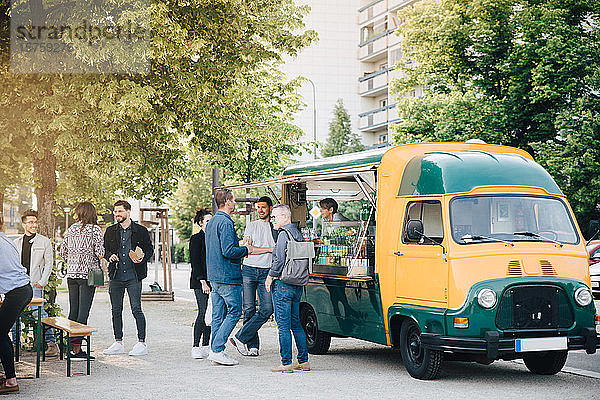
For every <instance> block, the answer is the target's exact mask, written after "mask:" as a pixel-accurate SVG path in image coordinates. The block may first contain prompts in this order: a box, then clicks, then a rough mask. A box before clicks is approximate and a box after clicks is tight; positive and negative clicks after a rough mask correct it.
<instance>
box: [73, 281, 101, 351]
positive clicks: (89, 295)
mask: <svg viewBox="0 0 600 400" xmlns="http://www.w3.org/2000/svg"><path fill="white" fill-rule="evenodd" d="M67 287H68V288H69V319H70V320H71V321H75V322H79V323H80V324H84V325H87V321H88V317H89V316H90V309H91V308H92V302H93V301H94V294H95V293H96V287H95V286H88V280H87V279H74V278H68V279H67ZM71 343H72V344H81V338H77V337H74V338H73V339H72V340H71Z"/></svg>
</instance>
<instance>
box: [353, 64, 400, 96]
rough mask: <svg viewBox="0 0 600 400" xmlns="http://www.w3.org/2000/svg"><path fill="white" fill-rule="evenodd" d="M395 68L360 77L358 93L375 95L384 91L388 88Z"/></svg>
mask: <svg viewBox="0 0 600 400" xmlns="http://www.w3.org/2000/svg"><path fill="white" fill-rule="evenodd" d="M393 70H394V68H393V67H391V68H386V69H383V70H381V71H377V72H373V73H372V74H369V75H365V76H363V77H362V78H359V79H358V93H359V95H361V96H363V97H375V96H379V95H380V94H382V93H384V92H386V91H387V89H388V83H389V82H390V73H391V71H393Z"/></svg>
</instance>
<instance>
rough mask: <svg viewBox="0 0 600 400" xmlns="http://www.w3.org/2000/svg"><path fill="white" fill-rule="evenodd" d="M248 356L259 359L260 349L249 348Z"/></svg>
mask: <svg viewBox="0 0 600 400" xmlns="http://www.w3.org/2000/svg"><path fill="white" fill-rule="evenodd" d="M248 355H249V356H252V357H258V349H257V348H256V347H251V348H249V349H248Z"/></svg>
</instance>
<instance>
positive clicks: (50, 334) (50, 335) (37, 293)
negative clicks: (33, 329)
mask: <svg viewBox="0 0 600 400" xmlns="http://www.w3.org/2000/svg"><path fill="white" fill-rule="evenodd" d="M31 288H32V289H33V297H41V298H43V297H44V289H40V288H39V287H37V286H32V287H31ZM31 309H32V310H33V316H34V318H37V315H38V314H37V307H31ZM47 317H48V312H47V311H46V309H45V308H44V307H43V306H42V318H47ZM11 333H12V339H13V344H15V343H16V342H17V325H16V324H15V325H13V327H12V329H11ZM44 340H45V342H46V343H49V342H53V343H56V338H55V337H54V331H53V330H52V328H48V329H46V333H45V334H44Z"/></svg>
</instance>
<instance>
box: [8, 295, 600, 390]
mask: <svg viewBox="0 0 600 400" xmlns="http://www.w3.org/2000/svg"><path fill="white" fill-rule="evenodd" d="M58 301H59V303H60V304H61V305H62V306H63V309H64V310H65V312H66V311H67V310H68V306H67V294H66V293H60V294H59V298H58ZM143 307H144V311H145V313H146V317H147V320H148V339H147V341H148V348H149V355H148V356H145V357H139V358H135V357H129V356H127V355H117V356H105V355H104V354H102V350H103V349H104V348H106V347H108V346H109V345H110V344H111V343H112V328H111V321H110V304H109V299H108V293H106V292H98V293H96V297H95V299H94V305H93V307H92V311H91V314H90V320H89V325H91V326H94V327H96V328H98V333H96V334H94V336H93V337H92V354H93V355H95V356H96V358H97V359H96V361H95V362H93V363H92V374H91V375H90V376H86V375H81V374H78V375H74V376H73V377H71V378H67V377H66V376H65V362H64V361H58V360H54V361H47V362H45V363H43V366H42V375H41V378H40V379H21V380H20V386H21V392H20V394H19V395H13V396H14V397H15V398H17V397H18V398H24V399H47V400H50V399H125V398H128V399H133V398H135V399H163V398H173V399H195V398H198V399H200V398H219V399H220V398H223V399H231V398H236V399H237V398H244V399H276V398H277V399H280V398H282V397H284V396H285V397H291V398H302V399H331V398H344V399H364V398H371V399H391V398H407V399H408V398H410V399H421V398H422V399H432V398H442V397H444V398H457V397H459V396H460V397H469V396H470V397H472V398H503V399H506V398H511V399H512V398H523V397H525V396H527V397H528V398H544V399H549V398H552V399H564V398H571V399H572V398H599V396H600V395H599V394H598V392H599V390H600V380H597V379H593V378H587V377H582V376H576V375H572V374H567V373H559V374H558V375H555V376H550V377H540V376H535V375H532V374H530V373H529V372H527V370H526V368H525V367H524V366H523V365H521V364H517V363H513V362H495V363H494V364H492V365H490V366H482V365H478V364H474V363H446V364H445V365H444V370H443V371H442V374H441V376H440V379H439V380H437V381H418V380H415V379H412V378H411V377H410V376H409V375H408V374H407V372H406V370H405V369H404V366H403V365H402V361H401V358H400V356H399V354H398V353H397V352H396V351H393V350H390V349H388V348H386V347H385V346H380V345H376V344H371V343H367V342H363V341H359V340H354V339H334V340H333V341H332V346H331V350H330V352H329V353H328V354H327V355H324V356H311V359H310V362H311V366H312V367H313V370H312V371H310V372H296V373H293V374H275V373H272V372H270V371H269V368H270V367H271V366H274V365H277V364H278V363H279V352H278V344H277V330H276V328H275V327H274V325H273V324H272V323H271V324H268V325H267V326H265V327H263V329H262V330H261V338H262V346H261V356H260V357H257V358H246V357H242V356H241V355H239V354H237V352H236V350H235V349H232V348H228V353H229V354H230V355H231V356H233V357H235V358H237V359H238V360H239V361H240V365H238V366H236V367H221V366H213V365H211V364H210V362H208V361H206V360H194V359H192V358H191V357H190V350H191V339H192V322H193V320H194V319H195V313H196V308H195V304H194V303H192V302H189V301H175V302H144V303H143ZM124 332H125V338H124V343H125V348H126V351H129V350H130V349H131V347H132V346H133V345H134V344H135V341H136V339H135V338H136V332H135V323H134V320H133V317H132V316H131V313H130V311H129V304H128V303H127V301H126V304H125V311H124ZM32 361H34V359H33V357H32V355H31V353H30V354H28V355H26V357H25V361H24V362H21V363H20V364H19V365H18V374H19V376H23V375H27V374H31V373H33V370H32V369H31V367H30V366H31V364H30V363H31V362H32ZM73 371H74V372H75V373H85V363H84V362H73Z"/></svg>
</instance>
